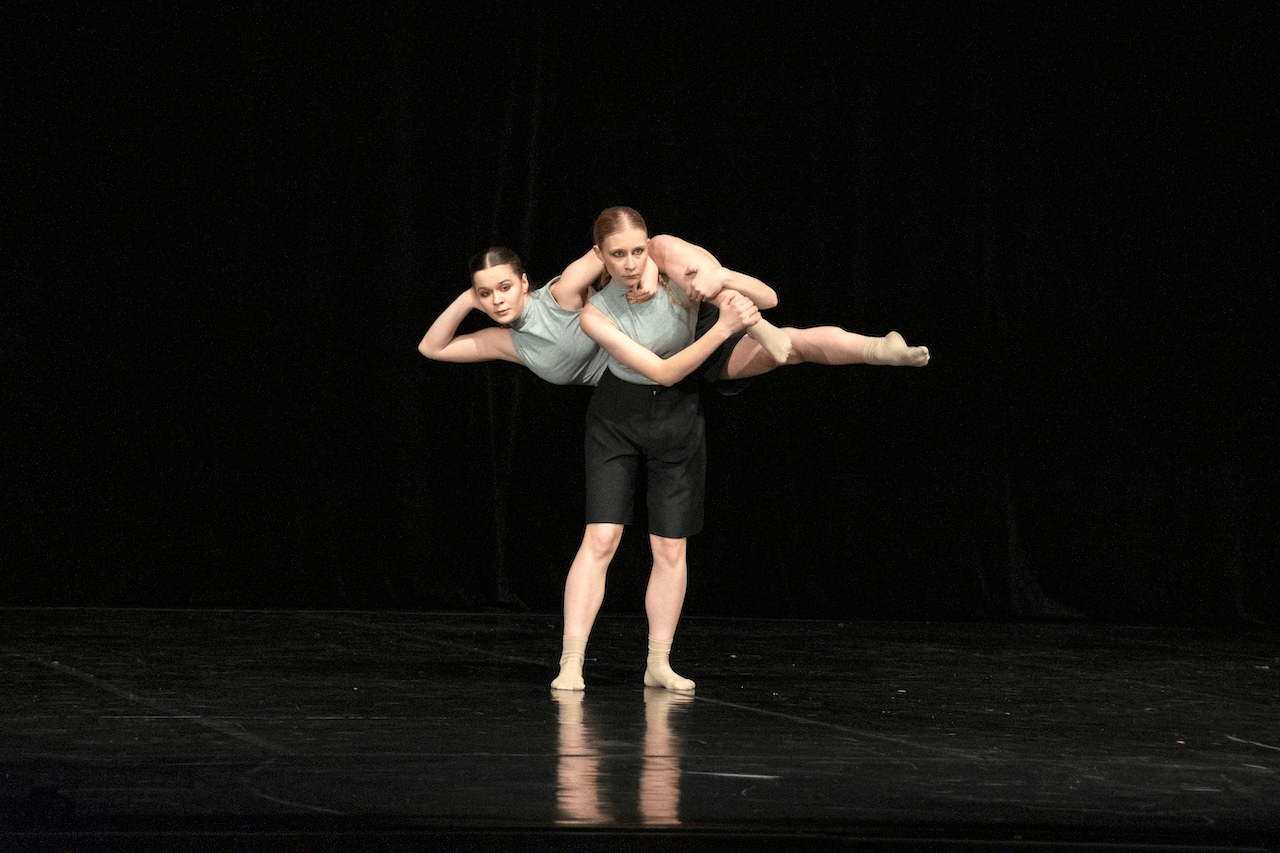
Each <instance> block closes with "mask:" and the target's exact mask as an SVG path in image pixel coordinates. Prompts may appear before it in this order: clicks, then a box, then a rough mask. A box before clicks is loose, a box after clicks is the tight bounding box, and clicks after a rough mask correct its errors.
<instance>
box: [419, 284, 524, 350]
mask: <svg viewBox="0 0 1280 853" xmlns="http://www.w3.org/2000/svg"><path fill="white" fill-rule="evenodd" d="M473 310H474V311H479V310H480V303H479V302H478V301H477V300H476V292H475V291H474V290H472V289H471V288H469V287H468V288H467V289H466V290H464V291H462V293H461V294H459V295H458V298H457V299H454V300H453V302H452V304H450V305H449V307H448V308H446V309H444V311H443V312H442V313H441V314H440V316H439V317H437V318H436V320H435V322H434V323H432V324H431V328H429V329H427V334H426V335H424V336H423V338H422V342H421V343H419V344H418V352H420V353H422V354H423V355H425V356H426V357H427V358H430V359H434V360H435V361H453V362H471V361H514V362H516V363H517V364H520V363H521V361H520V357H519V356H518V355H516V349H515V346H514V345H513V344H512V343H511V332H510V331H508V330H507V329H501V328H496V327H491V328H488V329H481V330H480V331H478V332H470V333H468V334H465V335H459V334H458V326H460V325H461V324H462V321H463V319H465V318H466V316H467V315H468V314H470V313H471V312H472V311H473Z"/></svg>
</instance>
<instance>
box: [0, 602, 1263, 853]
mask: <svg viewBox="0 0 1280 853" xmlns="http://www.w3.org/2000/svg"><path fill="white" fill-rule="evenodd" d="M0 618H2V619H3V623H2V627H0V696H2V697H3V707H2V710H0V849H3V850H10V849H23V848H24V847H30V848H32V849H35V848H38V847H41V846H42V845H44V846H48V847H49V849H60V850H73V849H84V850H90V849H201V850H205V849H237V850H239V849H245V850H248V849H254V850H256V849H289V850H312V849H314V850H320V849H326V850H327V849H379V850H381V849H386V850H399V849H406V850H408V849H450V850H481V849H484V850H488V849H495V850H496V849H538V850H562V849H610V850H668V849H703V850H707V849H714V850H721V849H723V850H729V849H734V850H764V849H769V850H772V849H813V850H817V849H833V850H835V849H840V850H844V849H849V850H852V849H859V850H862V849H867V850H871V849H876V850H879V849H924V848H926V847H927V848H928V849H966V850H970V849H1020V850H1021V849H1063V848H1088V849H1134V848H1135V847H1137V846H1139V845H1146V846H1147V849H1189V848H1195V849H1204V848H1205V847H1211V846H1217V847H1220V848H1222V849H1232V850H1240V849H1272V850H1274V849H1278V848H1277V842H1278V840H1280V643H1278V642H1277V640H1280V632H1278V631H1277V630H1276V629H1275V628H1272V627H1254V628H1237V629H1222V628H1193V629H1187V628H1178V629H1168V628H1119V627H1101V626H1086V625H1040V626H1018V625H991V624H887V623H855V622H849V623H837V622H825V621H824V622H809V621H751V620H700V619H696V618H690V619H686V620H685V621H684V622H683V623H682V626H681V632H680V635H679V636H678V637H677V642H676V648H675V650H674V652H673V655H672V662H673V665H674V666H675V668H676V669H677V670H678V671H680V672H681V673H683V674H685V675H687V676H689V677H691V678H694V679H695V680H696V681H697V689H696V692H695V693H693V694H692V695H685V694H676V693H670V692H667V691H663V690H654V689H645V688H644V686H643V685H642V684H641V675H642V672H643V668H644V649H645V626H644V622H643V620H641V619H638V618H630V617H602V619H601V621H600V622H599V623H598V625H597V628H596V631H595V634H594V635H593V637H592V642H591V645H590V646H589V648H588V650H587V668H586V675H587V690H586V691H585V693H574V694H557V693H555V692H553V691H551V690H549V688H548V683H549V682H550V680H551V678H552V677H553V676H554V674H555V666H554V665H555V662H556V659H557V657H558V653H559V638H558V631H559V620H558V618H557V617H554V616H545V615H527V614H521V615H510V614H448V615H441V614H431V613H351V612H302V611H272V612H263V611H157V610H41V609H7V610H0ZM779 845H781V846H779Z"/></svg>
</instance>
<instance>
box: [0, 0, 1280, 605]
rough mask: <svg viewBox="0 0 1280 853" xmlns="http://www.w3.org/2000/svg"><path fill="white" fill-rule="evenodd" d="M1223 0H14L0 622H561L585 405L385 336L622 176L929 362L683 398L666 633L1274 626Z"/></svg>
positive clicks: (812, 304)
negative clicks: (518, 2)
mask: <svg viewBox="0 0 1280 853" xmlns="http://www.w3.org/2000/svg"><path fill="white" fill-rule="evenodd" d="M687 5H689V6H697V5H698V4H687ZM744 9H745V7H744ZM1263 9H1265V6H1264V5H1262V4H1259V6H1258V7H1257V9H1255V8H1254V7H1251V6H1246V5H1240V4H1236V5H1230V6H1228V7H1220V6H1215V7H1213V8H1210V6H1209V5H1208V4H1205V5H1204V6H1203V7H1201V6H1199V5H1196V4H1187V3H1171V4H1163V5H1159V6H1150V7H1142V8H1139V9H1134V8H1132V7H1129V6H1127V5H1126V4H1119V5H1117V4H1102V3H1098V4H1094V3H1083V4H1074V3H1073V4H1057V5H1054V4H1024V3H1014V2H957V3H946V4H928V3H926V4H852V5H848V4H839V5H832V6H831V7H830V8H824V7H823V6H822V5H821V4H819V5H818V6H811V5H807V4H787V5H785V6H781V7H778V8H776V9H772V10H768V11H760V12H754V13H751V14H747V13H746V12H745V11H742V12H739V13H734V14H728V15H726V14H724V13H723V12H721V11H712V10H710V9H707V10H699V9H697V8H685V6H684V5H677V4H671V5H670V6H666V5H664V4H656V5H654V4H645V5H644V6H643V7H628V6H626V5H624V4H623V5H608V4H601V5H598V6H596V7H595V8H592V9H583V8H581V7H577V6H572V7H571V6H570V5H567V4H566V5H560V4H555V3H543V4H528V5H527V6H525V7H523V8H522V9H519V10H515V11H513V10H511V9H509V8H508V5H507V4H501V3H495V2H473V3H470V4H466V8H465V10H463V8H462V4H456V6H455V4H428V3H416V2H386V3H379V4H338V3H320V4H312V5H305V6H303V5H297V4H278V5H277V4H270V3H265V4H264V3H239V4H237V3H232V4H217V5H211V6H207V7H206V6H203V5H200V4H195V5H192V4H171V3H155V4H150V5H147V4H126V5H125V6H123V7H122V6H119V5H117V4H94V3H75V4H37V3H26V4H11V5H10V6H9V7H8V8H7V9H6V11H5V13H4V16H5V18H6V19H7V21H6V26H5V27H4V29H5V35H4V36H3V38H4V40H5V42H6V48H5V50H4V59H3V61H4V63H5V65H6V72H5V73H6V77H7V79H8V80H9V81H10V85H9V89H8V94H7V95H6V108H5V125H6V127H5V130H4V134H5V136H6V137H7V142H6V144H5V146H4V147H5V149H6V154H5V158H6V162H7V164H8V168H7V169H6V172H8V173H9V174H10V175H11V176H16V177H17V178H18V183H19V188H18V190H17V191H16V192H14V193H13V194H12V195H10V196H9V199H8V202H9V205H8V206H9V210H10V213H11V215H12V217H13V220H14V223H13V225H12V226H11V227H10V228H9V229H7V230H6V232H5V233H4V234H3V237H2V238H0V239H2V240H3V247H4V248H3V253H4V258H5V266H6V267H7V270H6V276H5V278H6V279H7V280H8V281H9V282H10V283H11V286H10V287H9V288H8V290H9V296H8V297H7V298H6V303H7V307H6V310H5V314H6V322H5V324H4V329H3V334H4V355H5V358H4V370H5V375H6V379H5V396H6V410H7V411H6V415H5V421H6V426H5V431H6V453H5V456H6V468H7V469H8V476H7V477H6V480H7V484H8V488H7V490H6V491H7V493H8V494H7V500H6V503H7V506H6V507H5V508H4V512H5V517H6V521H5V524H4V528H5V555H4V562H5V565H6V568H5V576H6V579H7V582H6V584H5V585H4V587H3V588H4V593H3V597H0V603H7V604H40V605H45V604H54V605H138V606H208V607H214V606H216V607H259V606H261V607H279V606H287V607H295V606H296V607H324V608H331V607H338V608H346V607H350V608H409V609H423V610H432V609H467V608H491V607H497V608H511V609H525V608H530V609H535V610H539V611H543V610H545V611H546V612H548V613H555V612H557V610H558V608H559V604H560V596H561V591H562V584H563V577H564V572H565V570H566V568H567V566H568V563H569V561H570V559H571V558H572V555H573V552H574V550H575V549H576V546H577V543H578V541H579V537H580V535H581V503H582V470H581V456H580V440H581V433H582V416H583V413H584V411H585V408H586V404H587V400H588V398H589V390H587V389H582V388H558V387H552V386H550V385H547V384H546V383H543V382H541V381H540V380H537V379H536V378H534V377H532V376H531V375H529V374H528V373H527V372H525V371H523V370H522V369H520V368H518V367H517V366H515V365H510V364H484V365H449V364H438V363H432V362H428V361H427V360H425V359H423V358H422V357H421V356H419V355H418V354H417V352H416V349H415V347H416V344H417V342H418V339H419V338H420V337H421V335H422V334H423V332H424V331H425V330H426V327H427V325H428V324H429V322H430V320H431V319H432V318H433V317H434V316H435V315H436V313H438V312H439V311H440V310H442V309H443V308H444V307H445V306H446V305H447V304H448V303H449V301H450V300H451V299H452V298H453V297H454V296H455V295H456V294H457V293H458V292H460V291H461V290H462V289H463V288H464V287H465V286H466V285H467V276H466V271H465V262H466V259H467V257H468V256H469V255H470V254H471V253H472V252H474V251H477V250H478V249H480V248H482V247H484V246H486V245H488V244H492V243H499V244H506V245H510V246H512V247H513V248H515V249H516V250H517V251H518V252H520V253H521V255H522V256H523V257H524V258H525V261H526V264H527V266H528V268H529V271H530V273H531V277H532V278H533V279H534V280H535V282H536V283H541V282H543V281H545V280H546V279H548V278H550V277H551V276H552V275H555V274H556V273H558V272H559V270H560V269H561V268H563V266H564V265H565V264H566V263H567V262H569V261H570V260H571V259H573V258H575V257H576V256H577V255H578V254H580V253H581V252H582V251H584V250H585V249H586V248H587V246H588V243H589V234H590V228H591V222H592V220H593V218H594V216H595V214H596V213H597V212H599V211H600V210H601V209H602V208H604V207H605V206H608V205H612V204H628V205H631V206H633V207H636V208H638V209H639V210H640V211H641V212H642V213H644V214H645V216H646V217H647V218H648V222H649V225H650V228H651V230H652V231H653V232H654V233H661V232H665V233H673V234H677V235H679V236H682V237H685V238H687V239H689V240H692V241H694V242H696V243H699V244H701V245H704V246H706V247H707V248H709V249H711V250H712V251H713V252H714V253H716V254H717V255H718V256H719V258H720V259H721V260H722V261H723V262H724V263H725V264H726V265H728V266H730V267H734V268H737V269H741V270H744V271H747V272H750V273H752V274H754V275H756V276H758V277H760V278H762V279H763V280H765V281H766V282H768V283H770V284H771V285H773V286H774V287H775V289H776V290H777V291H778V293H779V295H780V299H781V304H780V306H779V307H778V308H777V309H776V310H774V311H773V312H771V313H770V318H771V319H772V320H773V321H774V322H775V323H777V324H779V325H788V324H789V325H799V326H808V325H820V324H835V325H840V326H843V327H845V328H847V329H850V330H854V331H859V332H864V333H867V334H883V333H885V332H887V331H889V330H890V329H898V330H900V331H902V332H903V333H904V334H905V335H906V336H907V338H908V339H909V340H910V341H911V342H919V343H923V344H927V345H928V346H930V348H931V350H932V353H933V362H932V363H931V364H930V365H929V367H927V368H926V369H924V370H906V369H887V368H868V367H845V368H826V367H816V366H801V367H792V368H786V369H782V370H779V371H777V372H775V373H773V374H771V375H768V376H765V377H761V378H759V379H757V380H756V381H755V382H753V383H752V384H751V386H750V387H749V388H748V389H747V391H746V392H745V393H743V394H742V395H740V396H737V397H720V396H718V395H715V394H712V395H709V396H708V398H707V401H706V408H707V418H708V433H709V446H710V453H711V471H710V475H709V483H708V490H709V493H708V510H707V513H708V525H707V529H706V530H705V532H703V533H702V534H700V535H699V536H697V537H696V538H694V539H693V540H692V542H691V545H690V561H691V584H690V592H689V599H688V605H687V610H686V612H687V613H690V614H718V615H733V614H742V615H753V616H778V617H827V618H846V617H847V618H858V619H880V618H884V619H1058V618H1080V619H1093V620H1098V621H1127V622H1204V621H1210V622H1218V621H1222V622H1230V621H1237V620H1248V619H1268V620H1269V619H1274V618H1276V616H1277V576H1276V570H1275V564H1276V557H1277V541H1276V530H1277V523H1276V522H1277V510H1276V507H1275V505H1274V503H1271V502H1269V501H1267V500H1266V499H1265V497H1264V496H1265V494H1266V493H1267V490H1268V486H1269V485H1270V481H1271V480H1272V479H1273V477H1274V474H1275V472H1276V456H1275V451H1274V449H1273V443H1272V441H1271V440H1270V428H1271V426H1272V424H1274V422H1275V414H1276V411H1275V397H1276V394H1275V391H1276V389H1275V381H1276V380H1275V372H1274V369H1273V364H1272V361H1273V359H1272V356H1271V347H1270V342H1269V338H1270V337H1271V336H1272V334H1273V323H1272V320H1273V319H1274V315H1275V311H1274V309H1275V297H1274V290H1275V289H1274V285H1275V281H1274V278H1275V269H1276V264H1275V251H1274V250H1275V240H1276V229H1275V227H1274V226H1275V220H1274V199H1275V198H1276V181H1275V175H1276V168H1275V163H1276V160H1277V158H1276V156H1275V155H1276V151H1275V145H1274V136H1273V135H1272V134H1271V133H1270V131H1267V130H1266V128H1267V126H1268V123H1269V122H1271V121H1274V119H1275V117H1276V114H1275V99H1274V87H1273V86H1271V85H1269V82H1268V81H1269V79H1270V78H1271V76H1272V74H1271V72H1270V70H1269V65H1267V64H1266V63H1265V62H1264V61H1263V59H1262V56H1263V53H1262V50H1261V48H1262V47H1263V46H1264V45H1265V43H1266V41H1267V36H1266V33H1267V31H1268V27H1269V23H1268V21H1267V20H1266V18H1265V16H1264V13H1263V12H1262V11H1261V10H1263ZM1260 208H1261V209H1262V210H1263V211H1269V212H1270V215H1269V216H1268V215H1265V214H1264V215H1260V214H1259V212H1258V211H1259V209H1260ZM646 572H647V544H646V542H645V537H644V536H643V535H640V534H639V533H635V532H633V533H631V534H629V535H628V537H627V538H626V541H625V542H624V546H623V549H622V552H621V553H620V555H619V557H618V559H617V561H616V563H615V565H614V567H613V569H612V571H611V575H610V592H609V598H608V600H607V602H606V608H608V609H611V610H616V611H626V612H638V611H639V610H640V609H641V607H642V596H643V585H644V578H645V574H646Z"/></svg>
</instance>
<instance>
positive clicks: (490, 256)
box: [467, 246, 524, 284]
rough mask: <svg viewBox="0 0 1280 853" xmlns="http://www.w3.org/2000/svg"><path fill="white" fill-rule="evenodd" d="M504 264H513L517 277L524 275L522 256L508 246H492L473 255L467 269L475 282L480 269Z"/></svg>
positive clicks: (512, 267)
mask: <svg viewBox="0 0 1280 853" xmlns="http://www.w3.org/2000/svg"><path fill="white" fill-rule="evenodd" d="M503 264H510V265H511V269H513V270H515V273H516V278H519V277H521V276H522V275H524V264H522V263H521V262H520V256H519V255H517V254H516V253H515V252H513V251H511V250H510V249H508V248H507V247H506V246H490V247H489V248H487V249H485V250H484V251H483V252H479V253H477V254H475V255H472V256H471V260H470V261H469V262H468V263H467V270H468V271H469V272H470V273H471V280H472V283H473V284H474V283H475V274H476V273H478V272H480V270H487V269H489V268H490V267H500V266H502V265H503Z"/></svg>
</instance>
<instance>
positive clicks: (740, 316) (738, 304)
mask: <svg viewBox="0 0 1280 853" xmlns="http://www.w3.org/2000/svg"><path fill="white" fill-rule="evenodd" d="M759 322H760V309H759V308H757V307H756V304H755V303H754V302H752V301H751V300H750V299H748V298H747V297H745V296H743V295H741V294H739V293H734V294H733V295H731V296H730V297H729V298H728V299H726V300H725V301H724V302H723V304H721V306H720V317H719V319H717V320H716V325H721V324H723V325H724V326H726V327H727V328H728V331H729V334H737V333H738V332H741V331H742V330H743V329H748V328H750V327H752V326H754V325H755V324H756V323H759Z"/></svg>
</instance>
